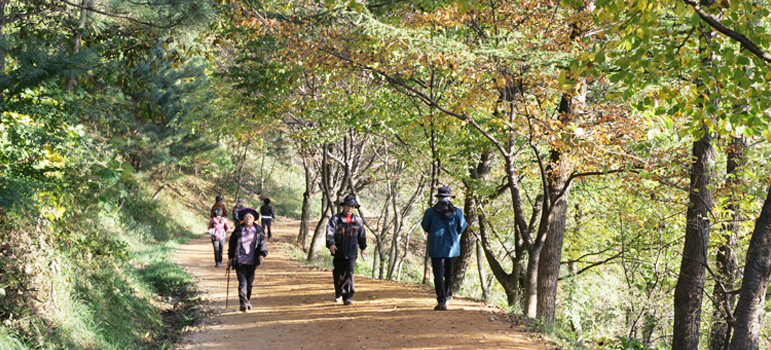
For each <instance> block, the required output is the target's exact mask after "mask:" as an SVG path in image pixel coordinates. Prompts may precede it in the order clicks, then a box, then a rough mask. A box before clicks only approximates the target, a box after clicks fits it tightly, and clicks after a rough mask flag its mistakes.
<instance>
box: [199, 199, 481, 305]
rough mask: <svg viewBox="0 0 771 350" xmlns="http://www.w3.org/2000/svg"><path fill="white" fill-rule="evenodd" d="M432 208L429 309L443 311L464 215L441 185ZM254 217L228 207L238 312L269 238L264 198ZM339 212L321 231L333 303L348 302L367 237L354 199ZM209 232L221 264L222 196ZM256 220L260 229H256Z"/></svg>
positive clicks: (428, 221) (225, 227)
mask: <svg viewBox="0 0 771 350" xmlns="http://www.w3.org/2000/svg"><path fill="white" fill-rule="evenodd" d="M436 197H437V202H436V204H435V205H434V206H433V207H431V208H429V209H427V210H426V212H425V214H424V215H423V219H422V221H421V226H422V228H423V230H424V231H426V233H427V234H428V241H427V245H428V255H429V257H431V266H432V269H433V273H434V286H435V289H436V300H437V305H436V306H435V307H434V310H447V305H449V304H450V302H451V301H452V284H453V276H454V271H453V267H454V265H455V259H456V258H457V257H458V255H460V234H461V233H462V232H463V230H465V229H466V225H467V223H466V219H465V217H464V216H463V211H462V210H461V209H460V208H456V207H455V206H454V205H453V204H452V202H451V199H452V198H455V196H454V195H453V194H452V190H451V189H450V187H448V186H441V187H440V188H439V190H438V192H437V194H436ZM263 203H264V204H263V205H262V206H261V207H260V211H259V213H258V212H257V211H256V210H255V209H252V208H245V207H244V200H243V199H238V200H237V201H236V205H235V206H234V207H233V210H232V214H233V216H232V217H233V221H234V223H235V228H234V229H233V231H232V233H231V235H230V239H229V240H228V268H229V269H234V270H235V271H236V273H237V276H238V296H239V300H240V303H241V306H240V310H241V311H243V312H248V311H249V310H250V309H251V308H252V304H251V295H252V285H253V282H254V274H255V270H256V269H257V267H258V266H259V265H261V264H262V263H263V262H264V259H265V257H266V256H267V255H268V245H267V240H270V239H271V237H272V233H271V223H272V221H273V219H274V218H275V214H274V212H273V207H271V206H270V199H268V198H265V199H263ZM340 207H341V211H340V212H339V213H337V214H335V215H334V216H332V217H331V218H330V219H329V222H328V223H327V228H326V246H327V248H328V249H329V252H330V254H331V255H332V256H333V259H332V264H333V266H334V268H333V270H332V278H333V282H334V286H335V299H334V301H335V303H343V304H344V305H351V304H353V295H354V293H355V289H356V288H355V284H354V271H355V269H356V260H357V259H358V257H359V251H361V256H362V259H364V260H366V257H367V256H366V252H365V249H366V248H367V234H366V231H365V229H364V220H363V219H362V218H361V217H359V216H357V215H356V214H354V211H355V210H356V209H358V208H360V205H359V203H358V201H357V200H356V197H355V196H354V195H347V196H346V197H345V198H344V199H343V200H342V201H341V202H340ZM211 217H212V218H211V220H210V222H209V233H210V235H211V240H212V244H213V246H214V261H215V267H220V266H222V251H223V246H224V243H225V236H226V235H227V231H229V230H230V224H229V223H228V220H227V218H226V217H227V211H226V210H225V205H224V204H223V203H222V197H220V196H218V197H217V198H216V203H215V204H214V206H213V207H212V209H211ZM258 218H260V219H261V225H260V226H258V225H256V221H257V220H258ZM266 232H267V233H266Z"/></svg>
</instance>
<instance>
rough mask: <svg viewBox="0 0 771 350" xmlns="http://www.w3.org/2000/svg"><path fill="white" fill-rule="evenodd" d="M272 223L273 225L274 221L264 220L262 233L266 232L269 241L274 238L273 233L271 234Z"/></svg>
mask: <svg viewBox="0 0 771 350" xmlns="http://www.w3.org/2000/svg"><path fill="white" fill-rule="evenodd" d="M272 223H273V219H265V218H262V232H265V234H266V235H267V236H266V237H268V239H270V238H271V237H273V232H271V230H270V224H272Z"/></svg>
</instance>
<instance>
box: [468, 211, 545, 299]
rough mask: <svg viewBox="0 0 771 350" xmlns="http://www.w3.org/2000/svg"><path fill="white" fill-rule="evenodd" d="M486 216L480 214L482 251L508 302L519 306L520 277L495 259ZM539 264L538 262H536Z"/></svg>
mask: <svg viewBox="0 0 771 350" xmlns="http://www.w3.org/2000/svg"><path fill="white" fill-rule="evenodd" d="M486 225H487V224H486V220H485V216H484V214H479V238H480V240H481V241H482V242H481V243H482V249H483V250H484V252H485V258H487V263H488V264H489V265H490V270H492V272H493V275H494V276H495V279H496V280H497V281H498V283H500V284H501V287H503V290H504V291H505V292H506V302H507V303H508V305H509V306H514V305H516V304H517V300H518V298H519V289H518V288H517V283H518V282H519V276H516V275H514V274H513V273H511V274H509V273H506V271H505V270H504V269H503V266H501V264H500V262H499V261H498V259H497V258H496V257H495V252H494V251H493V249H492V247H491V245H490V238H489V237H490V235H488V234H487V226H486ZM536 264H537V262H536Z"/></svg>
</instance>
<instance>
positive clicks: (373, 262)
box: [370, 244, 380, 279]
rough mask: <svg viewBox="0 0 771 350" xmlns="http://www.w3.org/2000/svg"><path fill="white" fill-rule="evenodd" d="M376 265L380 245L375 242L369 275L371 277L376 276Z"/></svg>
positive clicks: (378, 261) (377, 264)
mask: <svg viewBox="0 0 771 350" xmlns="http://www.w3.org/2000/svg"><path fill="white" fill-rule="evenodd" d="M378 266H380V245H379V244H376V245H375V249H373V252H372V276H370V277H372V278H373V279H376V278H377V271H378Z"/></svg>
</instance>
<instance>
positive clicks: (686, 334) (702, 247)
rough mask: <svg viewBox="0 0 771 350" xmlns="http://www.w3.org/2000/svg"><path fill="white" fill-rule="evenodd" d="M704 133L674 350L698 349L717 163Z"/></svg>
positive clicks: (696, 148) (678, 292)
mask: <svg viewBox="0 0 771 350" xmlns="http://www.w3.org/2000/svg"><path fill="white" fill-rule="evenodd" d="M702 130H703V131H704V132H705V134H704V136H703V137H702V138H701V139H699V140H698V141H696V142H694V144H693V164H692V173H691V190H690V195H689V203H688V211H687V213H686V228H685V243H684V246H683V259H682V261H681V263H680V275H679V276H678V278H677V285H676V286H675V301H674V311H675V315H674V323H673V327H672V334H673V337H672V338H673V340H672V350H698V349H699V325H700V323H701V301H702V297H703V292H702V291H703V289H704V277H705V266H706V264H707V243H709V226H710V218H709V214H710V211H711V210H712V190H710V187H711V186H710V183H711V180H712V175H711V167H712V166H713V164H714V159H715V151H714V149H713V148H712V135H710V134H709V130H707V127H706V126H702Z"/></svg>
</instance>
